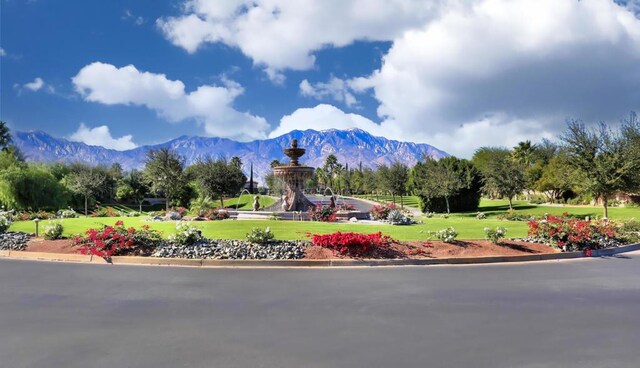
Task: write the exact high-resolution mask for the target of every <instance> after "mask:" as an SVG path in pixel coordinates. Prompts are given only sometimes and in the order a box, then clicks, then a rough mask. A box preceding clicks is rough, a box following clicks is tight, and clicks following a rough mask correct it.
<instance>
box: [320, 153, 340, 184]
mask: <svg viewBox="0 0 640 368" xmlns="http://www.w3.org/2000/svg"><path fill="white" fill-rule="evenodd" d="M322 169H323V170H324V171H325V173H326V176H327V179H328V184H329V186H330V187H331V189H333V190H335V188H334V187H333V180H334V179H335V175H336V173H337V172H338V171H339V170H340V169H342V165H341V164H340V163H339V162H338V158H337V157H336V156H335V155H333V154H331V155H329V156H327V158H326V160H325V162H324V166H323V167H322Z"/></svg>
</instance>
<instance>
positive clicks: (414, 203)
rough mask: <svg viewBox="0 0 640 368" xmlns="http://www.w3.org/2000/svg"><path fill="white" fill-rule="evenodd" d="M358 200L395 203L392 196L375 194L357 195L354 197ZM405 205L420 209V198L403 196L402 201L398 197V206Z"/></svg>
mask: <svg viewBox="0 0 640 368" xmlns="http://www.w3.org/2000/svg"><path fill="white" fill-rule="evenodd" d="M354 197H356V198H364V199H368V200H371V201H376V202H393V197H392V196H390V195H378V196H376V195H373V194H365V195H357V196H354ZM402 203H403V204H404V205H405V206H407V207H413V208H417V209H420V197H418V196H410V195H407V196H403V197H402V201H400V196H396V204H397V205H398V206H399V205H400V204H402Z"/></svg>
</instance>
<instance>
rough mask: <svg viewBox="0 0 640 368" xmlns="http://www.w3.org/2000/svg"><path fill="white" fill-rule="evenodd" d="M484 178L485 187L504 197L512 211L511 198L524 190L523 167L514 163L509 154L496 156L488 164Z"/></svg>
mask: <svg viewBox="0 0 640 368" xmlns="http://www.w3.org/2000/svg"><path fill="white" fill-rule="evenodd" d="M507 152H508V151H507ZM484 176H485V187H488V188H490V190H491V191H494V192H496V193H498V195H500V196H501V197H506V198H507V199H508V200H509V208H510V209H513V197H515V196H516V195H517V194H518V193H520V192H522V191H523V190H524V188H525V177H524V166H523V165H522V164H520V163H518V162H516V161H514V160H513V159H512V157H511V155H509V154H503V155H496V157H494V159H493V161H490V162H489V163H488V165H487V168H486V172H485V173H484Z"/></svg>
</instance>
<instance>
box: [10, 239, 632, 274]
mask: <svg viewBox="0 0 640 368" xmlns="http://www.w3.org/2000/svg"><path fill="white" fill-rule="evenodd" d="M638 250H640V243H638V244H632V245H627V246H624V247H619V248H608V249H599V250H594V251H592V253H591V258H593V257H609V256H613V255H616V254H620V253H626V252H633V251H638ZM0 258H11V259H22V260H39V261H59V262H75V263H99V264H106V263H107V262H106V261H105V260H104V259H102V258H99V257H92V256H87V255H82V254H60V253H42V252H25V251H0ZM575 258H589V257H587V256H586V255H585V254H584V252H565V253H550V254H531V255H522V256H491V257H468V258H434V259H367V260H359V259H319V260H309V259H300V260H271V261H265V260H228V259H186V258H156V257H130V256H117V257H113V258H112V263H113V264H116V265H118V264H129V265H154V266H189V267H238V268H239V267H242V268H257V267H301V268H304V267H380V266H428V265H447V264H448V265H469V264H487V263H508V262H535V261H551V260H563V259H575Z"/></svg>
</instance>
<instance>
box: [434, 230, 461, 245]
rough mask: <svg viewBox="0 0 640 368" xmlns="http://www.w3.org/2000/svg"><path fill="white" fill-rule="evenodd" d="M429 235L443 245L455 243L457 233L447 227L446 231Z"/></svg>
mask: <svg viewBox="0 0 640 368" xmlns="http://www.w3.org/2000/svg"><path fill="white" fill-rule="evenodd" d="M431 235H432V236H434V237H435V238H436V239H438V240H440V241H443V242H445V243H455V242H456V238H457V237H458V232H457V231H456V229H454V228H453V227H452V226H449V227H448V228H446V229H440V230H438V231H435V232H431Z"/></svg>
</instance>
